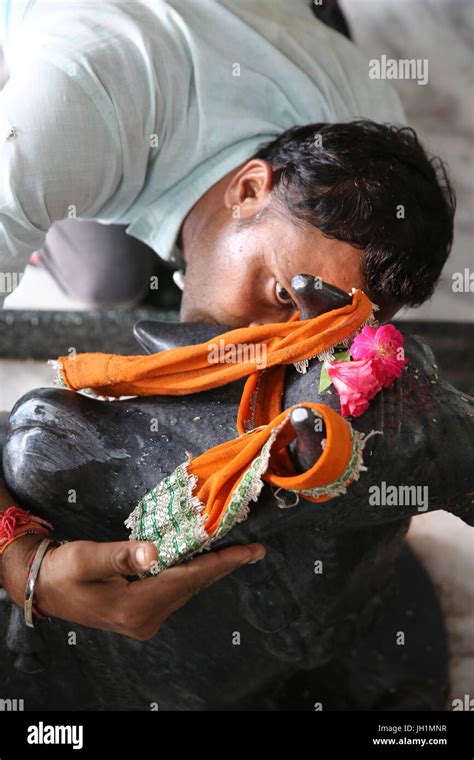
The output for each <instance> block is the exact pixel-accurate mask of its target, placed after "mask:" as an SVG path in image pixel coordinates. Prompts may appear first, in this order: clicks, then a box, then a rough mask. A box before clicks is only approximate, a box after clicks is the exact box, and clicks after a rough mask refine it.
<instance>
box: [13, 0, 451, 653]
mask: <svg viewBox="0 0 474 760" xmlns="http://www.w3.org/2000/svg"><path fill="white" fill-rule="evenodd" d="M4 5H5V3H4ZM7 6H9V7H10V11H11V9H12V6H11V4H10V3H7ZM5 7H6V6H5ZM13 7H14V8H15V14H14V18H13V17H11V16H10V17H9V18H10V20H9V21H8V23H7V24H4V26H5V28H6V29H7V45H6V53H7V60H8V65H9V69H10V73H11V78H10V80H9V82H8V83H7V85H6V86H5V88H4V90H3V92H2V95H1V102H0V119H1V128H2V131H3V135H4V141H3V143H1V146H0V162H1V167H2V184H1V186H0V275H3V280H4V282H5V283H7V284H8V283H9V279H8V277H10V281H12V280H14V275H16V274H21V273H22V272H23V269H24V267H25V266H26V264H27V263H28V261H29V258H30V256H31V254H32V252H33V251H36V250H38V249H40V248H41V246H42V245H43V243H44V241H45V238H46V235H47V233H48V230H49V229H50V227H51V226H52V225H53V224H54V223H55V222H58V221H59V220H65V219H67V220H68V221H69V220H73V221H72V222H71V223H72V224H85V223H87V222H85V221H84V220H91V219H94V220H98V221H99V222H101V223H103V224H122V225H127V234H129V235H131V236H133V237H135V238H137V239H140V240H142V241H143V242H144V243H146V244H147V245H148V246H149V247H150V248H151V249H153V250H154V251H156V253H157V254H158V255H159V256H160V257H161V258H163V259H164V260H167V261H169V262H171V263H173V264H174V265H176V266H182V267H183V268H185V275H184V291H183V302H182V312H181V316H182V319H184V320H200V321H211V322H216V323H220V324H224V325H229V326H239V325H246V324H249V323H260V322H270V321H283V320H285V319H288V318H289V317H290V316H291V314H292V312H293V310H294V309H295V308H297V307H298V304H297V302H296V301H295V297H294V295H293V294H292V292H291V289H290V281H291V278H292V277H293V276H294V275H295V274H298V273H302V272H303V273H308V274H313V275H318V276H320V277H321V278H322V279H324V280H325V281H327V282H329V283H332V284H334V285H337V286H339V287H341V288H344V289H346V290H350V289H351V288H352V287H361V288H363V289H364V290H366V291H367V292H368V294H369V295H370V296H371V297H372V299H373V300H374V301H376V302H377V303H378V304H379V305H380V307H381V312H380V316H381V318H382V319H389V318H390V317H391V316H392V315H393V314H394V313H395V312H396V311H397V309H398V308H399V307H400V306H401V305H403V304H411V305H416V304H419V303H422V302H423V301H424V300H426V298H428V297H429V295H430V294H431V292H432V290H433V288H434V285H435V283H436V281H437V279H438V277H439V274H440V272H441V269H442V266H443V264H444V262H445V260H446V258H447V256H448V253H449V250H450V246H451V242H452V217H453V212H454V200H453V195H452V192H451V191H450V188H449V184H448V183H447V181H446V177H445V175H444V172H443V170H442V169H441V170H440V171H436V169H435V168H434V167H433V165H432V163H431V162H430V161H429V160H428V158H427V156H426V155H425V152H424V151H423V149H422V147H421V146H420V145H419V144H418V142H417V140H416V136H415V135H414V134H413V132H411V131H409V130H399V129H397V128H396V127H388V126H387V127H385V126H382V125H381V124H379V123H378V122H395V123H400V122H402V123H403V121H404V115H403V111H402V109H401V106H400V104H399V102H398V99H397V97H396V95H395V94H394V92H393V91H392V90H391V89H390V88H389V87H387V86H386V85H385V84H384V83H383V82H379V81H376V80H370V79H369V77H368V67H367V63H366V62H365V61H364V60H363V58H362V57H361V56H360V55H359V53H358V52H357V50H356V49H355V47H354V46H353V45H351V43H350V42H348V41H347V40H346V39H344V37H343V36H341V35H339V34H337V33H335V32H333V31H332V30H330V29H328V28H327V27H326V26H325V25H323V24H321V23H319V22H318V21H317V20H315V18H314V16H313V14H312V11H311V7H310V4H309V3H308V2H306V0H295V1H294V2H293V3H291V4H288V3H286V2H285V1H284V0H258V2H257V0H239V2H238V3H234V2H230V0H222V1H221V2H205V1H204V0H171V1H170V2H167V3H165V2H162V1H161V0H155V2H152V1H151V0H149V1H148V2H141V3H138V2H136V3H130V2H109V1H107V2H103V3H100V4H91V3H87V2H82V3H79V2H67V0H61V2H60V3H59V4H58V3H56V2H51V1H50V2H46V0H36V2H30V3H28V4H27V3H26V2H23V0H18V2H17V3H15V4H13ZM53 12H54V15H53ZM10 42H11V44H10ZM360 117H363V118H364V119H371V121H361V120H360ZM355 119H359V120H358V121H354V120H355ZM352 122H353V123H352ZM301 125H303V126H301ZM262 144H266V147H261V146H262ZM96 257H97V267H96V269H95V270H94V271H97V272H99V271H100V250H99V249H98V250H97V251H96ZM79 259H80V252H79V251H78V260H79ZM58 260H59V258H58ZM79 271H80V267H79ZM108 272H110V267H109V268H108V269H106V270H105V283H106V284H107V283H110V277H108ZM92 280H94V276H93V277H92ZM6 294H7V293H6V292H5V288H4V291H3V293H2V292H0V303H2V302H3V300H4V298H5V295H6ZM122 297H123V296H122ZM105 300H106V296H105V297H104V302H105ZM34 543H35V539H34V537H27V538H22V539H21V540H20V541H17V542H15V544H13V545H12V547H11V548H10V549H9V551H8V552H6V553H5V558H4V559H3V560H2V562H1V563H0V580H2V579H3V582H4V584H5V586H6V587H7V588H8V590H9V592H10V594H11V596H12V597H13V598H14V599H15V600H18V601H19V603H21V599H22V594H23V588H24V575H25V572H26V570H25V568H26V564H27V561H28V559H29V557H30V555H31V551H32V546H33V544H34ZM81 543H83V542H81ZM86 543H87V546H84V545H82V546H81V547H79V550H78V542H73V543H71V544H69V545H66V546H64V547H60V549H56V550H53V551H51V552H49V553H48V555H47V557H46V560H48V559H49V562H47V561H46V560H45V562H44V570H43V571H42V578H40V583H39V585H38V591H39V596H40V602H41V604H42V606H43V609H44V610H45V611H46V612H49V613H50V614H52V615H56V616H58V617H65V618H66V619H68V620H73V621H76V622H80V623H82V624H84V625H91V626H96V627H101V628H107V629H111V630H116V631H120V632H122V633H127V634H128V635H135V636H136V637H138V638H146V637H149V636H150V635H153V634H154V633H155V632H156V630H157V629H158V627H159V624H160V621H161V620H162V619H164V617H166V615H167V614H170V612H171V611H172V610H173V609H176V607H177V606H179V604H182V603H183V602H184V601H185V600H186V599H187V598H189V596H191V595H192V594H193V593H195V592H196V590H197V588H199V587H202V586H203V585H206V583H208V582H210V581H211V578H212V580H216V579H217V578H218V577H220V576H221V575H222V574H224V573H225V572H229V570H230V569H232V568H233V567H235V566H237V565H238V564H239V562H241V561H249V560H250V559H252V558H256V557H257V556H259V555H258V551H260V556H261V554H262V552H263V550H262V549H261V548H260V550H259V548H258V547H256V552H257V553H256V554H255V555H253V554H252V555H251V554H249V552H250V549H245V548H236V547H234V548H233V549H231V550H227V551H229V552H233V553H234V554H233V556H232V557H230V555H225V557H227V558H228V559H227V560H225V559H224V555H223V557H222V558H219V557H216V555H214V557H212V556H208V557H201V558H199V559H198V560H195V561H194V562H191V563H189V564H188V565H187V568H188V569H186V568H183V567H181V568H172V569H171V570H170V571H167V572H168V575H166V573H165V574H163V576H162V577H161V578H155V579H148V580H147V581H145V582H143V583H142V584H133V585H134V586H135V588H134V590H133V594H135V598H134V599H133V600H132V596H133V594H132V593H131V592H130V591H129V590H128V584H127V582H126V581H125V580H124V579H123V578H122V577H121V576H122V575H123V574H129V573H131V572H132V571H135V572H136V570H137V567H139V565H137V562H136V560H135V559H134V558H133V557H132V552H133V551H134V548H135V547H130V545H129V544H127V545H126V546H125V545H123V546H122V545H121V544H94V543H93V542H86ZM143 548H145V547H143ZM146 551H147V552H148V555H147V557H145V561H146V562H148V563H150V562H151V561H152V560H153V548H152V547H151V546H149V547H146ZM237 553H238V556H237ZM216 554H222V553H216ZM206 562H207V563H208V566H209V572H208V574H207V575H206V576H205V574H204V571H203V567H204V563H206ZM211 562H214V565H213V566H212V567H211V564H210V563H211ZM196 563H201V564H200V565H197V564H196ZM71 567H74V573H73V575H72V576H71V571H70V568H71ZM199 568H201V569H200V570H199ZM193 573H194V575H193ZM112 578H114V583H112V582H111V579H112ZM99 580H102V581H103V583H101V584H99V583H98V581H99ZM137 587H139V588H137ZM48 588H49V589H54V595H53V596H51V595H50V594H48V593H47V589H48ZM58 589H61V593H59V594H58ZM42 590H43V594H42V593H41V592H42ZM107 594H108V596H107ZM125 601H127V603H128V605H129V607H126V605H125ZM132 601H133V608H132V607H131V606H130V605H132ZM153 604H154V605H155V606H154V607H153ZM104 610H107V614H106V615H105V616H104ZM109 610H118V611H119V612H120V614H121V616H122V617H121V620H120V621H118V620H114V619H112V618H113V616H112V613H110V614H109V612H108V611H109ZM127 610H128V612H129V613H130V614H129V615H128V617H127V615H126V614H125V613H126V612H127ZM144 610H147V617H146V619H145V615H144ZM150 610H151V611H150ZM130 618H133V619H134V620H135V621H139V623H138V622H136V624H135V626H133V625H132V624H131V623H130Z"/></svg>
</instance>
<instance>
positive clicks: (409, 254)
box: [254, 120, 456, 306]
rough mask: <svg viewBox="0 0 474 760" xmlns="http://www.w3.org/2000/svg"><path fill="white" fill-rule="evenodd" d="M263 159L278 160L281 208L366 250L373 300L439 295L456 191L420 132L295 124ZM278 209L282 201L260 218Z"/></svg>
mask: <svg viewBox="0 0 474 760" xmlns="http://www.w3.org/2000/svg"><path fill="white" fill-rule="evenodd" d="M254 158H260V159H265V160H266V161H268V162H269V163H270V164H271V165H272V167H273V170H274V180H275V186H274V188H273V189H272V198H273V200H274V201H275V202H276V208H277V209H278V207H280V208H283V209H285V210H286V211H287V212H289V215H290V218H291V219H292V221H294V222H295V223H296V224H298V223H299V222H306V223H309V224H312V225H313V226H314V227H317V228H318V229H319V230H320V231H321V232H322V233H323V234H324V235H326V236H327V237H329V238H335V239H337V240H341V241H344V242H346V243H351V244H352V245H354V246H357V247H360V248H361V249H363V251H364V255H363V259H362V268H361V272H362V275H363V277H364V279H365V282H366V284H367V288H368V295H369V296H370V297H371V298H372V300H374V301H375V302H376V301H377V298H380V299H382V300H384V301H385V302H388V303H401V304H405V305H409V306H420V305H421V304H422V303H423V302H424V301H426V300H427V299H428V298H430V296H431V295H432V294H433V291H434V288H435V285H436V282H437V280H438V278H439V276H440V274H441V270H442V269H443V266H444V264H445V262H446V259H447V258H448V255H449V252H450V250H451V246H452V242H453V219H454V212H455V208H456V197H455V193H454V190H453V189H452V187H451V185H450V182H449V179H448V176H447V173H446V169H445V167H444V164H443V163H442V161H441V160H440V159H439V158H438V157H433V158H428V156H427V154H426V152H425V150H424V149H423V147H422V146H421V145H420V143H419V142H418V138H417V136H416V133H415V132H414V130H413V129H411V128H410V127H397V126H394V125H389V124H376V123H375V122H373V121H369V120H358V121H352V122H348V123H342V124H339V123H338V124H326V123H321V124H310V125H307V126H304V127H294V128H292V129H288V130H287V131H286V132H284V133H283V134H282V135H280V136H279V137H278V138H277V139H275V140H272V141H271V142H269V143H266V144H265V145H263V146H260V148H259V150H258V152H257V153H256V154H255V156H254ZM272 210H275V204H273V203H272V204H270V207H268V206H267V207H266V208H265V209H264V210H263V214H262V212H261V213H260V214H259V215H258V218H262V216H266V215H267V213H268V212H270V213H271V211H272Z"/></svg>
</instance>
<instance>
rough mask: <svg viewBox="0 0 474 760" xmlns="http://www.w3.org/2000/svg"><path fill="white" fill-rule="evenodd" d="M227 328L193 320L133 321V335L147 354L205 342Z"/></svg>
mask: <svg viewBox="0 0 474 760" xmlns="http://www.w3.org/2000/svg"><path fill="white" fill-rule="evenodd" d="M227 329H229V328H226V327H221V326H220V325H213V324H197V323H196V324H195V323H194V322H180V323H179V324H176V323H172V322H158V321H154V320H148V319H147V320H141V321H140V322H136V323H135V325H134V327H133V335H134V337H135V338H136V339H137V341H138V342H139V343H140V345H141V346H143V348H144V349H146V351H147V352H148V353H149V354H156V353H158V352H159V351H167V350H168V349H170V348H178V347H179V346H194V345H196V344H197V343H205V342H206V341H208V340H212V339H213V338H215V337H216V335H220V334H221V333H223V332H225V331H226V330H227Z"/></svg>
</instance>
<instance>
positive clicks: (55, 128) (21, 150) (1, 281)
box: [0, 61, 122, 308]
mask: <svg viewBox="0 0 474 760" xmlns="http://www.w3.org/2000/svg"><path fill="white" fill-rule="evenodd" d="M0 170H1V176H0V308H2V307H3V301H4V299H5V298H6V296H7V295H8V294H9V293H10V292H11V291H12V290H14V289H15V287H16V286H17V285H18V284H19V280H20V275H21V273H22V272H23V271H24V269H25V267H26V265H27V263H28V261H29V258H30V256H31V253H32V252H33V251H35V250H37V249H38V248H40V247H41V246H42V245H43V243H44V239H45V237H46V233H47V231H48V229H49V227H50V226H51V224H52V223H53V222H54V221H56V220H59V219H64V218H66V217H79V218H80V217H84V218H87V217H92V218H93V217H95V216H97V215H100V211H101V209H102V207H103V206H104V205H105V204H106V202H107V201H108V199H109V198H110V197H111V196H112V195H113V193H114V191H115V189H116V188H117V186H118V184H119V182H120V179H121V175H122V163H121V153H120V150H119V148H118V146H117V144H116V142H115V140H114V139H113V136H112V134H111V132H110V129H109V127H108V126H107V124H106V123H105V121H104V119H103V117H102V115H101V114H100V113H99V111H98V110H97V108H96V106H95V105H94V103H93V102H92V100H91V99H90V97H89V96H88V95H87V93H86V92H85V91H84V90H83V88H82V87H81V86H80V85H79V84H78V83H77V82H76V81H75V80H74V77H72V76H69V75H68V74H66V73H65V72H63V71H62V70H60V69H58V68H57V67H56V66H54V65H53V64H51V63H48V62H44V61H36V62H35V63H34V66H33V65H29V66H28V67H26V68H25V69H24V70H22V71H20V70H18V71H16V72H15V73H14V74H12V76H11V78H10V79H9V80H8V82H7V83H6V85H5V87H4V88H3V90H2V92H1V93H0Z"/></svg>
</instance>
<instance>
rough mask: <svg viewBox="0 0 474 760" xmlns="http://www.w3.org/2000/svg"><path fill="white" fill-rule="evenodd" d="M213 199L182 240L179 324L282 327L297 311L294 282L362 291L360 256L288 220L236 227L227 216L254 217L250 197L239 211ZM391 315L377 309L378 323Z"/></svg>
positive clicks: (271, 217)
mask: <svg viewBox="0 0 474 760" xmlns="http://www.w3.org/2000/svg"><path fill="white" fill-rule="evenodd" d="M213 193H214V189H213ZM213 193H212V194H211V196H210V198H208V199H206V200H205V202H204V206H205V207H204V211H203V213H202V215H201V217H200V218H199V219H198V222H197V223H196V224H194V225H193V234H192V235H190V236H189V237H188V245H187V250H186V251H185V255H186V261H187V267H186V276H185V288H184V292H183V300H182V306H181V319H182V321H185V322H216V323H218V324H221V325H226V326H229V327H243V326H247V325H249V324H263V323H267V322H284V321H286V320H288V319H289V318H290V317H291V316H292V314H294V312H295V310H297V309H298V308H299V305H298V302H297V301H296V299H295V297H294V295H293V294H292V292H291V279H292V277H294V276H295V275H297V274H309V275H313V276H318V277H320V278H321V279H322V280H324V281H325V282H327V283H329V284H331V285H335V286H336V287H338V288H341V290H344V291H346V292H349V291H350V290H351V289H352V288H353V287H355V288H361V289H362V290H365V283H364V280H363V277H362V276H361V274H360V265H361V257H362V252H361V251H360V250H359V249H357V248H355V247H354V246H352V245H350V244H348V243H343V242H340V241H338V240H331V239H328V238H326V237H324V235H323V234H322V233H321V232H320V231H319V230H318V229H316V228H315V227H313V226H312V225H310V224H304V225H301V226H300V225H298V226H296V225H294V224H293V223H292V222H291V221H290V219H289V218H288V217H287V216H286V214H283V215H282V214H276V215H274V214H272V213H270V214H269V215H268V216H266V217H265V218H263V219H261V220H260V221H258V222H256V223H251V224H248V225H245V226H240V227H239V225H238V224H237V223H236V220H235V219H234V218H233V216H232V209H235V208H236V207H238V208H239V209H240V208H242V207H244V208H245V211H249V210H250V212H251V211H253V214H254V213H255V208H256V210H257V211H258V210H260V208H262V205H261V204H258V201H257V199H256V196H255V197H254V198H253V201H250V202H249V204H248V205H247V206H245V203H246V201H245V199H244V202H243V204H241V203H239V204H234V203H233V202H232V201H233V200H235V198H234V197H233V195H232V193H231V195H230V197H227V199H226V202H224V203H219V198H220V197H222V189H221V190H219V188H217V187H216V190H215V195H213ZM241 197H242V196H241V195H240V196H238V198H239V199H241ZM260 200H261V199H260ZM210 210H212V213H209V211H210ZM253 214H252V213H249V214H248V216H249V217H251V216H252V215H253ZM379 305H380V306H381V308H382V307H383V305H382V304H379ZM395 311H396V309H388V308H385V309H383V308H382V311H381V312H377V317H378V318H379V319H383V320H386V319H390V318H391V316H392V315H393V314H394V313H395Z"/></svg>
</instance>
